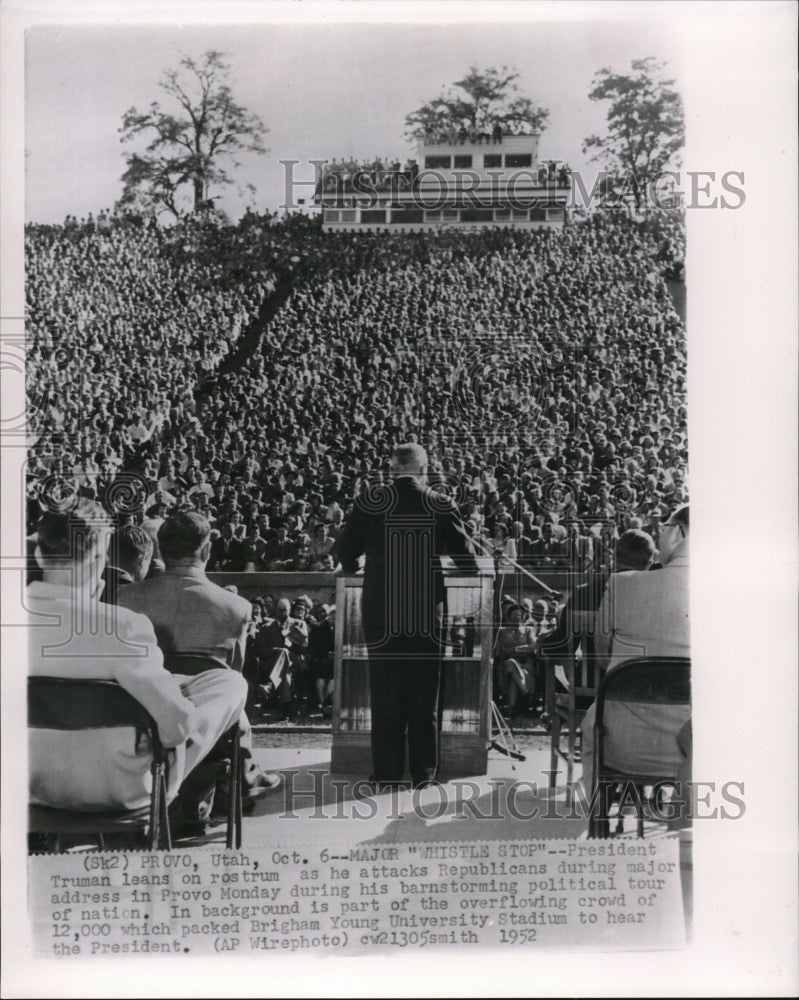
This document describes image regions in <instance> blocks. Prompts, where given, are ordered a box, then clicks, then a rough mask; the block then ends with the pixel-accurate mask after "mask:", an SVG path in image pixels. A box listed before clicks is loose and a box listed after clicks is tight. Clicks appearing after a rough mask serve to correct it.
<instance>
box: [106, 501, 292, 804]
mask: <svg viewBox="0 0 799 1000" xmlns="http://www.w3.org/2000/svg"><path fill="white" fill-rule="evenodd" d="M210 539H211V528H210V525H209V524H208V522H207V521H206V519H205V518H204V517H203V516H202V515H201V514H198V513H196V512H195V511H185V512H184V513H180V514H173V515H172V516H171V517H168V518H167V519H166V520H165V521H164V523H163V524H162V525H161V527H160V528H159V529H158V545H159V548H160V551H161V555H162V557H163V559H164V564H165V570H164V572H163V573H162V574H161V575H160V576H156V577H152V578H151V579H149V580H142V581H141V582H139V583H132V584H129V585H128V586H127V587H124V588H123V590H122V591H121V593H120V595H119V604H120V605H122V606H123V607H126V608H129V609H130V610H132V611H137V612H139V613H140V614H144V615H146V616H147V617H148V618H149V619H150V621H151V622H152V623H153V626H154V628H155V634H156V636H157V637H158V645H159V646H160V647H161V649H162V651H163V653H164V658H165V661H166V663H167V666H168V668H169V669H170V670H172V671H173V672H174V673H175V674H176V676H178V678H179V680H181V681H183V680H186V679H187V678H188V677H190V676H192V675H195V674H199V675H200V676H202V675H203V674H206V673H208V672H209V671H210V672H212V671H215V670H222V671H224V672H228V673H230V672H232V673H234V674H241V671H242V668H243V666H244V654H245V649H246V643H247V631H248V625H249V622H250V617H251V614H252V608H251V605H250V602H249V601H246V600H244V598H243V597H239V596H238V595H237V594H231V593H230V592H229V591H227V590H225V589H224V588H223V587H218V586H217V585H216V584H215V583H212V582H211V581H210V580H209V579H208V577H207V576H206V575H205V566H206V564H207V562H208V557H209V555H210V551H211V540H210ZM242 683H243V684H245V688H246V682H245V681H244V680H243V678H242ZM245 699H246V691H245ZM243 707H244V706H243V704H242V713H241V719H240V727H241V732H242V740H241V745H242V748H243V749H244V751H245V754H246V756H248V757H250V758H251V752H250V751H251V747H252V735H251V731H250V725H249V721H248V719H247V716H246V715H245V714H244V711H243ZM212 770H213V769H212V768H211V767H210V766H209V767H208V768H206V769H204V770H203V771H202V772H201V773H198V774H197V776H196V781H194V782H193V783H192V784H193V785H194V789H195V791H194V796H193V799H192V798H191V797H190V796H189V795H188V793H187V794H186V796H185V801H184V812H185V813H186V814H187V818H191V819H195V818H196V819H199V820H202V819H203V818H206V817H207V816H208V815H210V810H211V807H212V804H213V798H214V786H215V783H216V782H215V772H214V773H211V772H212ZM244 782H245V793H246V794H248V796H249V797H255V796H256V795H257V794H262V793H263V791H270V790H272V789H274V788H277V787H278V785H279V784H280V778H279V776H278V775H276V774H266V773H264V772H263V771H261V769H260V768H259V767H257V765H255V764H254V763H253V762H252V760H251V759H250V760H249V761H248V766H247V767H246V768H245V773H244ZM195 811H196V814H195Z"/></svg>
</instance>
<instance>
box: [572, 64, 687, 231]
mask: <svg viewBox="0 0 799 1000" xmlns="http://www.w3.org/2000/svg"><path fill="white" fill-rule="evenodd" d="M664 68H665V64H664V63H658V62H656V61H655V60H654V58H652V57H651V56H650V57H648V58H647V59H634V60H633V61H632V73H631V74H630V75H626V76H625V75H624V74H621V73H614V72H613V70H611V69H608V68H604V69H601V70H599V71H598V72H597V73H596V74H595V76H594V83H593V87H592V89H591V90H590V91H589V93H588V97H589V98H590V99H591V100H592V101H610V102H611V104H610V107H609V108H608V114H607V135H605V136H598V135H590V136H588V138H587V139H586V140H585V142H584V143H583V152H584V153H589V152H593V154H594V155H593V157H592V159H594V160H599V161H603V162H604V163H605V164H606V165H607V167H608V172H609V176H608V177H607V178H606V180H605V182H604V183H605V188H606V192H607V190H610V191H612V192H613V197H615V199H616V202H617V204H618V203H620V202H624V201H625V200H627V201H629V198H630V196H632V201H633V203H634V204H635V208H636V210H637V211H639V212H640V211H641V210H642V209H643V210H644V211H646V210H647V209H648V205H649V200H650V193H651V192H650V185H652V184H653V183H654V182H655V181H656V180H657V179H658V178H659V177H660V176H662V175H663V172H664V171H665V170H666V169H667V168H668V167H670V166H676V165H677V164H678V162H679V153H680V150H681V149H682V147H683V145H684V143H685V115H684V113H683V105H682V99H681V98H680V95H679V94H678V93H677V91H676V90H674V89H673V86H672V85H673V84H674V80H666V79H663V77H662V71H663V70H664Z"/></svg>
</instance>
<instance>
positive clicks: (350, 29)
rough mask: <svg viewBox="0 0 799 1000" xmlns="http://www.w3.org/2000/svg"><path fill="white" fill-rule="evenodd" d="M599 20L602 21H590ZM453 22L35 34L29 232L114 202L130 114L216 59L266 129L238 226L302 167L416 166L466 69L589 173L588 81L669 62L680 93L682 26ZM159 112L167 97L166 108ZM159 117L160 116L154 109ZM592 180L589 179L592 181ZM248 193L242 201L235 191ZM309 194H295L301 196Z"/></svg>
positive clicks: (595, 114)
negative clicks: (510, 73) (413, 120)
mask: <svg viewBox="0 0 799 1000" xmlns="http://www.w3.org/2000/svg"><path fill="white" fill-rule="evenodd" d="M600 13H603V14H604V15H605V16H602V17H600ZM606 14H607V12H606V11H605V12H600V10H599V9H597V18H598V19H596V20H594V21H591V22H589V21H586V20H584V19H582V20H574V19H572V20H566V21H563V20H559V21H553V20H547V19H546V15H545V14H543V13H542V14H539V15H537V16H531V17H530V18H527V19H526V20H524V21H523V22H521V23H519V22H516V23H491V22H489V23H476V24H475V23H473V24H468V23H449V24H441V23H439V24H418V23H416V24H407V23H399V24H397V23H395V24H374V23H349V24H326V25H323V24H308V23H302V24H296V23H295V24H258V25H241V24H239V25H227V24H223V25H214V26H208V25H191V26H184V27H179V26H175V25H150V26H136V25H125V26H109V25H98V24H95V25H85V24H82V25H74V24H72V25H64V26H36V27H32V28H29V29H28V31H27V34H26V39H25V145H26V218H27V219H28V220H29V221H36V222H61V221H63V219H64V217H65V215H67V214H72V215H76V216H78V217H82V216H85V215H86V214H87V213H88V212H93V213H95V214H96V213H97V212H98V211H99V210H100V209H103V208H111V207H112V206H113V204H114V202H115V201H116V200H117V199H118V197H119V196H120V194H121V190H122V185H121V181H120V178H121V175H122V173H123V171H124V167H125V164H124V159H123V156H124V153H125V152H126V151H128V150H130V149H132V148H134V146H132V145H123V144H121V142H120V137H119V133H118V130H119V127H120V124H121V121H122V116H123V114H124V112H125V111H126V110H127V109H128V108H129V107H131V106H133V105H135V106H136V107H138V108H139V109H140V110H141V109H144V108H146V107H147V105H148V104H149V103H150V102H151V101H155V100H162V101H163V96H164V95H163V94H162V93H161V91H160V90H159V86H158V81H159V78H160V76H161V74H162V72H163V71H164V70H165V69H167V68H171V67H175V66H177V64H178V62H179V60H180V59H181V57H182V56H183V55H184V54H185V55H190V56H192V57H194V58H199V57H201V56H202V54H203V53H204V52H205V51H206V50H208V49H210V48H215V49H217V50H220V51H222V52H224V53H226V54H227V55H228V57H229V61H230V63H231V67H232V76H231V80H232V85H233V93H234V96H235V98H236V99H237V100H238V102H239V103H240V104H242V105H243V106H244V107H246V108H247V109H248V110H250V111H253V112H255V113H257V114H258V115H259V116H260V117H261V118H262V120H263V121H264V123H265V124H266V126H267V128H268V129H269V132H268V135H267V137H266V145H267V147H268V148H269V153H268V154H267V155H266V156H263V157H256V156H254V155H249V156H246V157H245V158H244V161H243V163H242V166H241V168H239V169H237V170H236V171H235V173H234V177H235V182H236V183H234V185H231V186H230V187H228V188H225V189H222V191H221V192H218V193H222V195H223V197H222V198H221V199H220V201H219V202H218V204H220V205H221V207H222V208H224V209H225V211H227V212H228V214H230V215H231V216H232V217H234V218H235V217H238V216H239V215H240V214H241V213H242V212H243V211H244V209H245V208H246V207H247V205H250V207H252V208H253V209H255V210H263V209H264V208H269V209H270V210H274V209H275V208H277V207H278V206H279V205H280V204H282V203H283V202H284V201H285V200H286V198H285V193H286V177H287V169H286V167H284V166H283V165H282V164H281V163H280V161H281V160H288V159H293V160H298V161H300V164H301V165H300V166H297V167H296V168H295V169H294V173H293V176H294V177H295V178H297V179H299V180H302V179H304V178H310V177H312V176H313V168H312V167H310V166H303V165H305V164H307V163H308V161H310V160H311V159H332V158H334V157H336V158H341V157H348V156H354V157H355V158H358V159H360V158H363V159H371V158H373V157H374V156H376V155H379V156H381V157H397V158H402V159H403V160H404V159H405V158H406V157H407V156H408V155H409V154H412V153H413V150H412V148H411V146H410V145H408V143H407V142H406V141H405V140H404V138H403V133H404V119H405V115H406V114H407V113H408V112H410V111H413V110H414V109H416V108H418V107H419V106H420V105H421V104H422V103H424V102H426V101H428V100H431V99H432V98H434V97H436V96H437V95H438V94H439V93H440V92H441V90H442V88H444V87H445V86H449V85H450V84H452V83H453V82H454V81H455V80H458V79H460V78H461V77H462V76H463V75H464V74H465V73H466V71H467V70H468V68H469V67H470V66H472V65H477V66H478V67H480V68H485V67H489V66H496V67H502V66H508V67H509V68H510V69H513V70H516V71H518V73H519V80H518V81H517V83H518V86H519V88H520V90H521V92H522V93H523V94H524V95H526V96H529V97H531V98H533V100H535V101H536V102H537V103H539V104H540V105H543V106H544V107H546V108H548V109H549V111H550V118H549V122H548V125H547V128H546V130H545V132H544V135H543V137H542V140H541V146H540V155H541V158H542V159H560V160H564V161H566V162H568V163H569V164H570V165H571V166H572V167H573V168H576V169H585V165H586V158H585V157H584V156H583V154H582V153H581V145H582V142H583V140H584V139H585V137H586V136H587V135H589V134H590V133H592V132H596V131H599V132H602V131H603V130H604V121H605V114H606V110H607V105H606V104H600V103H597V102H592V101H589V100H588V98H587V94H588V92H589V90H590V88H591V83H592V79H593V76H594V73H595V72H596V70H598V69H600V68H601V67H603V66H611V67H612V68H613V69H614V70H618V71H626V70H629V68H630V62H631V60H632V59H636V58H643V57H646V56H655V57H656V58H657V59H658V60H659V61H665V62H667V63H668V72H669V75H670V76H672V77H674V78H676V80H677V86H678V89H679V84H680V70H681V46H680V42H679V37H678V33H677V32H676V28H677V24H676V21H675V24H674V28H675V30H674V31H672V30H671V25H670V23H669V21H668V19H666V21H665V22H664V19H663V17H662V16H661V17H659V18H658V19H657V22H655V21H651V20H650V21H649V22H646V21H644V20H641V17H642V15H641V13H640V8H639V13H638V14H637V18H636V19H635V20H632V21H631V20H629V19H627V20H625V21H621V20H613V19H611V20H609V19H608V18H607V16H606ZM167 102H168V99H167ZM164 106H165V105H164ZM591 169H592V172H593V171H594V170H595V169H596V168H595V167H594V168H591ZM247 183H251V184H253V185H254V186H255V188H256V193H255V195H254V196H250V195H249V194H248V192H247V191H246V190H243V188H244V185H245V184H247ZM310 191H311V189H310V188H309V187H304V186H296V187H295V188H293V189H292V193H293V194H294V196H295V198H300V197H310Z"/></svg>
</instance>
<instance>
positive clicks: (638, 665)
mask: <svg viewBox="0 0 799 1000" xmlns="http://www.w3.org/2000/svg"><path fill="white" fill-rule="evenodd" d="M614 701H615V702H627V703H630V704H638V705H683V706H687V707H688V708H690V705H691V661H690V659H688V658H687V657H677V656H670V657H666V656H643V657H638V658H636V659H633V660H627V661H626V662H625V663H622V664H620V665H619V666H617V667H614V668H613V669H612V670H610V671H609V672H608V673H607V674H606V676H605V678H604V680H603V681H602V683H601V684H600V686H599V691H598V692H597V698H596V718H595V720H594V782H593V789H592V796H591V812H590V816H589V820H588V836H589V837H607V836H608V835H609V832H610V820H609V812H610V800H611V796H612V793H613V790H614V788H615V787H616V786H617V785H623V786H624V787H625V789H627V788H629V787H631V786H632V788H633V790H634V793H635V794H634V800H635V807H636V815H637V821H638V836H639V837H643V835H644V796H643V790H644V786H646V785H650V786H657V785H658V784H660V783H661V782H666V783H669V782H674V781H675V773H674V771H673V770H672V771H671V772H670V773H663V771H664V769H663V768H659V769H656V768H643V767H642V768H640V769H639V768H634V769H624V770H621V769H616V768H612V767H609V766H608V765H607V764H606V763H605V737H606V736H607V726H606V723H605V707H606V705H607V704H608V702H614ZM674 738H675V744H676V741H677V733H676V732H675V734H674ZM637 749H638V750H639V751H640V749H641V748H640V745H639V747H635V746H631V747H626V748H625V751H626V754H627V756H628V757H630V758H632V759H634V757H635V753H636V750H637Z"/></svg>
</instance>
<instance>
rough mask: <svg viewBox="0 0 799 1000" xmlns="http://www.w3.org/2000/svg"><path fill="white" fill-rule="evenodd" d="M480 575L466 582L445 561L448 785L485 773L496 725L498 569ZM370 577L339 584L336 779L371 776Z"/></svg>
mask: <svg viewBox="0 0 799 1000" xmlns="http://www.w3.org/2000/svg"><path fill="white" fill-rule="evenodd" d="M477 565H478V571H477V574H476V575H475V576H462V575H460V574H459V573H458V571H457V570H456V569H455V567H454V565H453V563H452V560H450V559H447V557H442V559H441V567H442V572H443V578H444V587H445V590H446V618H445V619H444V620H443V621H442V635H443V637H444V646H443V648H442V657H441V687H440V693H439V722H440V734H439V768H438V774H439V777H440V778H441V779H442V780H445V779H448V778H458V777H466V776H468V775H478V774H485V773H486V770H487V760H488V742H489V736H490V725H491V652H492V649H491V647H492V636H493V631H492V626H493V621H492V618H493V607H492V604H493V591H494V563H493V560H492V559H487V558H483V557H479V558H478V559H477ZM362 593H363V577H358V576H352V577H349V576H348V577H339V578H338V580H337V581H336V632H335V654H334V656H335V659H334V679H335V689H334V692H333V720H332V721H333V745H332V752H331V764H330V769H331V771H332V772H333V773H335V774H339V773H340V774H362V775H363V776H364V777H366V776H367V775H369V774H370V773H371V770H372V743H371V739H372V735H371V730H372V726H371V710H370V704H369V659H368V656H367V650H366V640H365V638H364V634H363V627H362V619H361V596H362Z"/></svg>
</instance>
